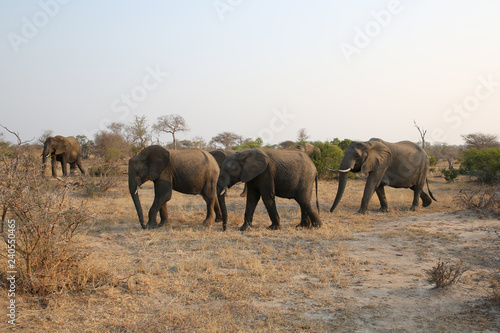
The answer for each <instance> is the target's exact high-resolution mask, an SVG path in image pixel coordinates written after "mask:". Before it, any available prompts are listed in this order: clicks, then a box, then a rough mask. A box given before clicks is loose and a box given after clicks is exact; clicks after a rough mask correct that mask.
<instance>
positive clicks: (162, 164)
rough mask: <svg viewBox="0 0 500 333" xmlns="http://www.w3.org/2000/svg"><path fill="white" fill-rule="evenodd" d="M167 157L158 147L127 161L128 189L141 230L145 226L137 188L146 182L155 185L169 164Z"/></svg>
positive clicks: (148, 148) (146, 149) (150, 148)
mask: <svg viewBox="0 0 500 333" xmlns="http://www.w3.org/2000/svg"><path fill="white" fill-rule="evenodd" d="M169 156H170V154H169V152H168V151H167V150H166V149H164V148H162V147H160V146H150V147H147V148H144V149H143V150H141V152H140V153H139V154H137V155H136V156H134V157H132V158H131V159H130V160H129V163H128V187H129V191H130V195H131V197H132V200H133V201H134V205H135V209H136V211H137V215H138V216H139V222H140V223H141V227H142V228H143V229H146V225H145V223H144V216H143V213H142V207H141V202H140V200H139V193H138V190H139V187H140V186H141V185H142V184H144V183H145V182H146V181H148V180H151V181H153V182H155V185H156V181H157V180H158V179H159V178H160V175H161V173H162V171H163V170H164V169H165V168H166V167H167V165H168V164H169V161H170V158H169Z"/></svg>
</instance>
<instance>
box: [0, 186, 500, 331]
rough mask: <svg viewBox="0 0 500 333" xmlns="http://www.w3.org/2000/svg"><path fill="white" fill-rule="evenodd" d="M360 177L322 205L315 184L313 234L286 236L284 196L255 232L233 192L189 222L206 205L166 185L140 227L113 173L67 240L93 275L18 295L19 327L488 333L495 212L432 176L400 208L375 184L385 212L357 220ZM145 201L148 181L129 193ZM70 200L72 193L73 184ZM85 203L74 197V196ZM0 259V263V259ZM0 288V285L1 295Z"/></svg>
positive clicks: (0, 326) (395, 193)
mask: <svg viewBox="0 0 500 333" xmlns="http://www.w3.org/2000/svg"><path fill="white" fill-rule="evenodd" d="M363 186H364V182H363V181H362V180H353V181H350V182H349V184H348V188H347V190H346V194H345V197H344V199H343V200H342V203H341V204H340V205H339V207H338V208H337V210H336V211H335V212H334V213H329V207H330V205H331V203H332V201H333V197H334V193H335V191H336V182H321V183H320V203H321V218H322V220H323V223H324V225H323V227H322V228H320V229H317V230H297V229H295V225H296V224H298V222H299V221H298V220H299V211H298V207H297V205H296V204H295V202H294V201H289V200H285V199H278V211H279V213H280V216H281V219H282V229H281V230H279V231H268V230H267V229H266V227H267V225H269V224H270V222H269V218H268V216H267V213H266V212H265V209H264V207H263V206H262V204H260V205H259V207H258V209H257V212H256V216H255V220H254V227H253V228H252V229H251V230H249V231H247V232H245V233H241V232H239V231H238V230H237V227H238V226H239V225H241V223H242V218H243V211H244V204H245V201H244V198H240V197H239V195H238V194H239V193H240V190H241V187H237V188H235V189H231V190H230V191H229V192H230V197H229V198H228V206H229V210H230V221H231V223H230V225H229V228H228V229H229V230H228V231H227V232H225V233H224V232H222V231H221V226H220V224H216V225H214V226H212V227H211V228H207V227H204V226H202V225H201V221H202V220H203V219H204V209H205V208H204V202H203V200H202V199H201V197H199V196H196V197H194V196H187V195H181V194H179V193H175V194H174V196H173V199H172V200H171V201H170V203H169V214H170V218H171V224H170V226H168V227H165V228H163V229H159V230H153V231H142V230H141V229H140V226H139V222H138V221H137V216H136V213H135V211H134V207H133V204H132V202H131V200H130V198H129V197H128V194H127V193H126V183H125V180H124V179H121V180H120V181H119V183H118V185H117V187H116V188H115V189H114V190H113V191H112V192H110V193H108V194H107V195H106V196H105V197H102V198H95V199H89V200H88V204H89V207H90V208H91V209H92V210H93V211H94V212H95V214H96V221H95V223H93V224H92V225H91V226H90V228H88V229H87V230H86V232H85V233H84V234H82V235H81V236H79V237H78V241H79V242H81V244H82V245H81V246H83V247H84V248H85V249H86V250H87V251H89V252H90V255H89V257H87V258H86V262H85V263H83V264H85V265H86V266H84V267H88V270H93V271H97V272H98V274H94V275H93V276H97V277H99V278H96V279H94V280H93V281H92V282H91V283H88V285H87V287H86V288H85V289H84V290H82V291H77V292H74V291H71V292H69V291H66V292H65V291H63V292H60V293H55V294H52V295H49V296H47V297H43V298H40V297H35V296H28V295H20V296H19V297H18V301H19V302H20V304H19V307H18V314H19V319H18V326H16V327H15V328H12V327H10V325H8V324H7V323H6V321H7V320H6V319H5V318H6V313H5V308H6V302H5V299H6V297H2V301H1V302H2V305H1V308H0V318H4V319H2V321H1V323H0V330H1V331H5V330H7V329H14V330H18V331H22V332H49V331H57V332H70V331H73V332H74V331H78V332H170V331H172V332H222V331H224V332H269V331H273V332H276V331H277V332H290V331H292V332H299V331H310V332H389V331H394V332H497V331H500V307H499V305H498V303H495V302H494V301H493V300H492V299H491V281H492V276H493V274H495V273H498V272H499V271H500V266H499V258H500V255H499V254H500V238H499V237H498V231H499V229H500V223H499V220H498V217H496V216H493V215H490V214H488V213H481V212H475V211H470V210H464V209H463V208H462V207H461V206H460V205H459V204H458V203H457V201H456V194H457V192H458V190H459V189H462V188H470V187H474V186H476V185H474V184H471V183H469V182H467V181H466V180H461V181H460V182H458V183H455V184H447V183H445V182H444V181H443V180H442V179H441V178H435V179H434V180H433V182H432V183H431V186H432V187H431V188H432V190H433V193H434V195H435V196H436V197H437V199H438V200H439V201H438V202H434V203H433V204H432V205H431V206H430V207H428V208H422V207H420V208H419V209H418V210H417V211H416V212H411V211H408V207H409V206H410V203H411V199H412V192H411V191H410V190H396V189H389V190H387V196H388V199H389V207H390V208H391V210H390V212H389V213H379V212H377V211H376V209H377V202H376V201H377V200H376V198H375V197H374V198H373V200H372V202H371V206H370V212H369V214H367V215H357V214H356V211H357V209H358V207H359V203H360V201H361V195H362V190H363ZM140 194H141V196H142V197H141V199H142V202H143V206H144V207H143V208H144V209H147V208H149V205H150V203H151V201H152V186H151V185H147V186H144V188H143V189H142V190H141V191H140ZM75 198H77V199H81V193H79V192H78V191H75ZM85 200H86V199H85ZM438 260H442V261H450V262H458V261H461V262H462V263H463V265H465V266H466V267H467V268H468V269H467V271H466V272H465V273H464V275H463V276H462V278H461V279H460V281H459V282H458V284H456V285H452V286H450V287H448V288H446V289H435V288H434V286H433V285H432V284H430V283H429V282H428V281H427V276H426V274H425V271H426V270H430V269H432V268H433V267H434V266H436V264H437V262H438ZM2 264H3V262H2ZM2 295H4V296H5V295H6V291H5V290H2Z"/></svg>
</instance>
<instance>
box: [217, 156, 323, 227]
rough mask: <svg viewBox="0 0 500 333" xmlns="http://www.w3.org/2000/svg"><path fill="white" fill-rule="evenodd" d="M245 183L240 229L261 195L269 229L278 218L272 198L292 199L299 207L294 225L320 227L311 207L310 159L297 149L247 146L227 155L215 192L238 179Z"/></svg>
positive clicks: (313, 170)
mask: <svg viewBox="0 0 500 333" xmlns="http://www.w3.org/2000/svg"><path fill="white" fill-rule="evenodd" d="M240 181H242V182H244V183H246V186H247V203H246V208H245V220H244V223H243V225H242V226H241V227H240V230H242V231H243V230H246V229H247V228H248V227H249V226H251V225H252V219H253V214H254V212H255V207H256V206H257V203H258V202H259V200H260V198H261V197H262V201H264V205H265V206H266V209H267V212H268V214H269V217H270V218H271V221H272V224H271V225H270V226H269V229H272V230H276V229H279V228H280V217H279V215H278V211H277V209H276V201H275V197H276V196H278V197H281V198H288V199H295V201H297V203H298V204H299V206H300V211H301V219H300V224H299V225H298V226H301V227H307V228H310V227H311V225H312V226H313V227H320V226H321V220H320V218H319V215H318V213H316V212H315V211H314V210H313V209H312V207H311V195H312V192H313V184H314V183H316V207H317V209H318V212H319V204H318V173H317V171H316V167H315V166H314V164H313V162H312V161H311V159H310V158H309V156H307V155H306V154H305V153H303V152H301V151H298V150H295V151H294V150H274V149H250V150H246V151H241V152H237V153H235V154H233V155H231V156H228V157H227V158H226V159H225V161H224V163H223V164H222V168H221V171H220V175H219V181H218V182H217V193H218V194H219V195H220V194H223V193H224V192H225V189H226V188H229V187H231V186H233V185H234V184H236V183H238V182H240ZM219 198H221V209H222V211H223V212H225V201H224V199H223V196H221V195H220V196H219ZM223 217H224V218H223V230H226V224H227V216H226V214H223Z"/></svg>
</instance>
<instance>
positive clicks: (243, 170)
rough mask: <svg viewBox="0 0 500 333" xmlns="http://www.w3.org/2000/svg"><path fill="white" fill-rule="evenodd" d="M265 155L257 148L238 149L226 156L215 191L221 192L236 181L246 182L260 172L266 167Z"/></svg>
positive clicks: (267, 162) (267, 161) (266, 159)
mask: <svg viewBox="0 0 500 333" xmlns="http://www.w3.org/2000/svg"><path fill="white" fill-rule="evenodd" d="M268 164H269V160H268V158H267V156H266V155H265V154H264V153H262V151H260V150H259V149H251V150H246V151H239V152H237V153H235V154H233V155H230V156H228V157H227V158H226V160H225V161H224V163H222V167H221V170H220V174H219V180H218V182H217V193H218V194H222V193H223V192H224V191H225V189H226V188H230V187H231V186H233V185H234V184H236V183H238V182H244V183H247V182H249V181H251V180H252V179H254V178H255V177H257V176H258V175H260V174H262V173H263V172H264V171H265V170H266V169H267V167H268Z"/></svg>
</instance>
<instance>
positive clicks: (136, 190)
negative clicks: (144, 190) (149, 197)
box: [134, 186, 140, 195]
mask: <svg viewBox="0 0 500 333" xmlns="http://www.w3.org/2000/svg"><path fill="white" fill-rule="evenodd" d="M139 188H140V186H137V188H136V189H135V193H134V195H135V194H137V192H139Z"/></svg>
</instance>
